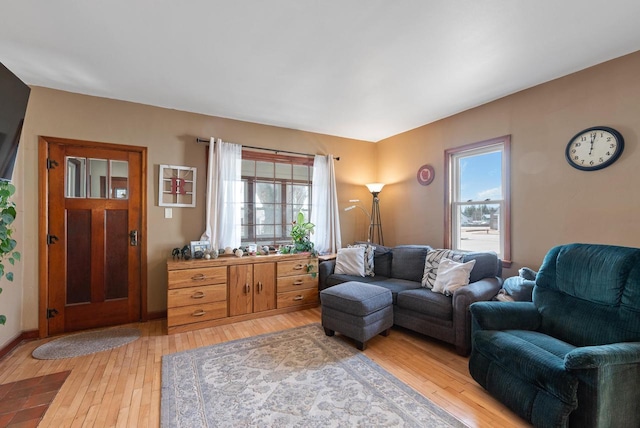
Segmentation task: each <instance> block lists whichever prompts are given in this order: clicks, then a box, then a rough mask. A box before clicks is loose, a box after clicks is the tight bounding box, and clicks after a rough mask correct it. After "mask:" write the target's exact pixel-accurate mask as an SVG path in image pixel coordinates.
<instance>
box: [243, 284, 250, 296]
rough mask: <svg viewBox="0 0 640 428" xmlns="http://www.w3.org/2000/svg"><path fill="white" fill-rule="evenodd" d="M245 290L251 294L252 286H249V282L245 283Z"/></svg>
mask: <svg viewBox="0 0 640 428" xmlns="http://www.w3.org/2000/svg"><path fill="white" fill-rule="evenodd" d="M244 292H245V293H247V294H249V293H250V292H251V287H250V286H249V284H245V285H244Z"/></svg>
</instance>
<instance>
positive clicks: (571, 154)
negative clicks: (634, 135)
mask: <svg viewBox="0 0 640 428" xmlns="http://www.w3.org/2000/svg"><path fill="white" fill-rule="evenodd" d="M623 150H624V138H622V134H620V133H619V132H618V131H616V130H615V129H613V128H608V127H606V126H594V127H592V128H587V129H585V130H584V131H580V132H578V133H577V134H576V135H575V136H574V137H573V138H572V139H571V140H569V143H568V144H567V149H566V151H565V156H566V158H567V162H569V165H571V166H572V167H574V168H577V169H580V170H582V171H595V170H597V169H602V168H605V167H607V166H609V165H611V164H612V163H614V162H615V161H616V160H617V159H618V158H619V157H620V155H621V154H622V151H623Z"/></svg>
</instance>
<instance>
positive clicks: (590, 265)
mask: <svg viewBox="0 0 640 428" xmlns="http://www.w3.org/2000/svg"><path fill="white" fill-rule="evenodd" d="M533 302H534V304H535V305H536V307H537V308H538V310H539V312H540V313H541V315H542V323H541V328H540V330H541V331H542V332H544V333H546V334H549V335H551V336H554V337H557V338H559V339H561V340H563V341H565V342H568V343H571V344H573V345H575V346H587V345H602V344H606V343H616V342H628V341H640V249H638V248H628V247H619V246H613V245H600V244H568V245H560V246H557V247H554V248H552V249H551V250H550V251H549V252H548V253H547V255H546V256H545V259H544V261H543V263H542V266H541V267H540V271H539V272H538V275H537V277H536V285H535V287H534V289H533Z"/></svg>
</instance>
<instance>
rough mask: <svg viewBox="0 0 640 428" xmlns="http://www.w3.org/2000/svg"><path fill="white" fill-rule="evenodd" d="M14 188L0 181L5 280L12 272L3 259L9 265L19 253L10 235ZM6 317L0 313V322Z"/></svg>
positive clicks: (0, 262)
mask: <svg viewBox="0 0 640 428" xmlns="http://www.w3.org/2000/svg"><path fill="white" fill-rule="evenodd" d="M15 191H16V188H15V186H14V185H13V184H11V183H10V182H8V181H0V278H2V277H3V276H4V277H5V278H7V281H13V272H8V271H5V263H4V260H5V259H6V260H8V261H9V263H10V264H11V266H14V265H15V262H16V261H19V260H20V253H19V252H18V251H15V248H16V246H17V244H18V243H17V242H16V240H15V239H13V238H12V237H11V234H12V233H13V228H12V226H11V224H12V223H13V221H14V220H15V219H16V215H17V211H16V205H15V203H14V202H13V201H12V200H11V196H13V194H14V193H15ZM1 292H2V289H1V288H0V293H1ZM6 322H7V317H6V316H5V315H2V314H0V324H2V325H4V324H5V323H6Z"/></svg>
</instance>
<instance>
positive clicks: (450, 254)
mask: <svg viewBox="0 0 640 428" xmlns="http://www.w3.org/2000/svg"><path fill="white" fill-rule="evenodd" d="M445 258H446V259H449V260H453V261H456V262H461V261H462V253H460V252H457V251H453V250H448V249H441V248H439V249H435V250H434V249H431V250H429V251H428V252H427V254H426V255H425V259H424V262H423V270H422V286H423V287H425V288H433V285H434V284H435V283H436V276H437V274H438V266H439V265H440V261H441V260H442V259H445Z"/></svg>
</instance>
